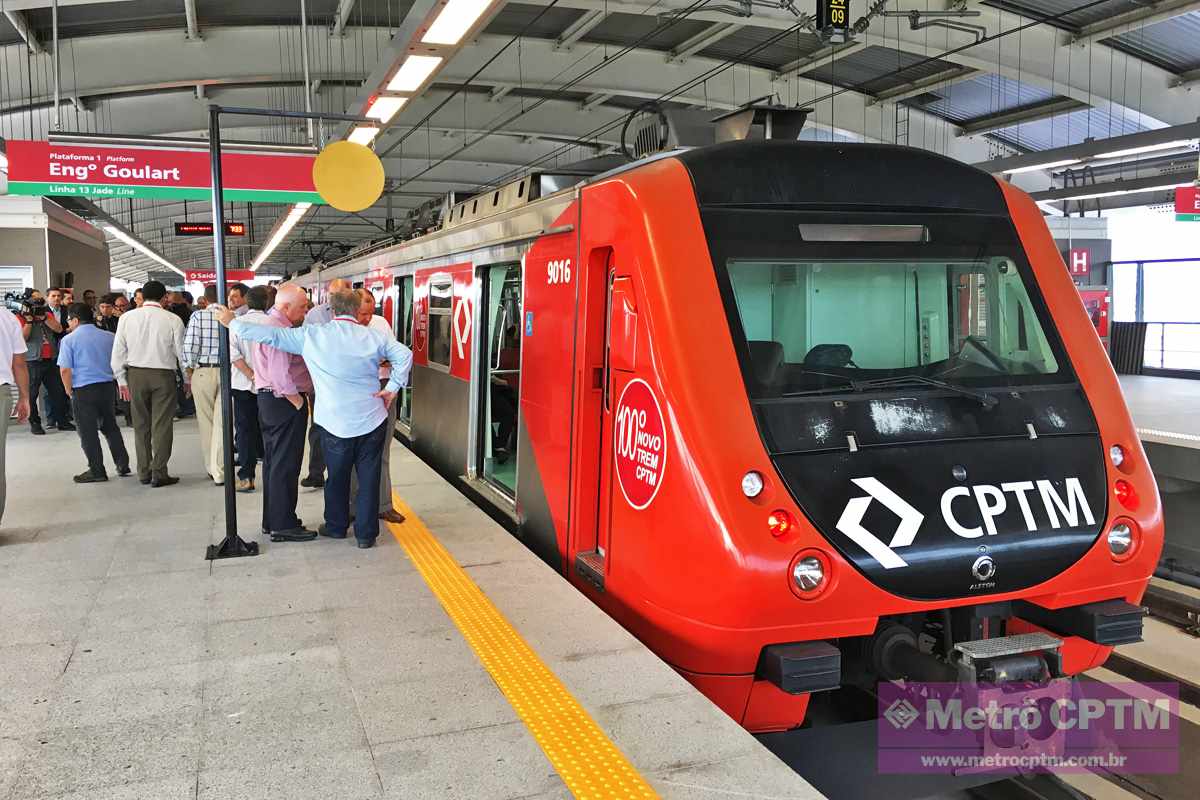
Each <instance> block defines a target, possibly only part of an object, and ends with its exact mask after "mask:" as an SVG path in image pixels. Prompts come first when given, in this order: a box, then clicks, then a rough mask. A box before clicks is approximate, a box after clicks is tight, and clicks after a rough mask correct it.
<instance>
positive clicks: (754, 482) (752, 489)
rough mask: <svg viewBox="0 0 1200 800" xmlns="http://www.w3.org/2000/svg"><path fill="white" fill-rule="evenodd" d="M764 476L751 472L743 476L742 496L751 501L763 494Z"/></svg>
mask: <svg viewBox="0 0 1200 800" xmlns="http://www.w3.org/2000/svg"><path fill="white" fill-rule="evenodd" d="M763 485H764V484H763V476H762V473H760V472H755V471H754V470H750V471H749V472H747V473H746V474H745V475H743V476H742V494H744V495H746V497H749V498H751V499H753V498H755V497H758V496H759V495H760V494H762V490H763Z"/></svg>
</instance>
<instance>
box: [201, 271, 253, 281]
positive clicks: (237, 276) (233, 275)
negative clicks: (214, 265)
mask: <svg viewBox="0 0 1200 800" xmlns="http://www.w3.org/2000/svg"><path fill="white" fill-rule="evenodd" d="M184 272H185V273H186V274H185V276H184V280H186V281H187V282H188V283H216V282H217V271H216V270H214V269H188V270H184ZM225 280H226V282H227V283H236V282H237V281H250V280H254V270H252V269H227V270H225Z"/></svg>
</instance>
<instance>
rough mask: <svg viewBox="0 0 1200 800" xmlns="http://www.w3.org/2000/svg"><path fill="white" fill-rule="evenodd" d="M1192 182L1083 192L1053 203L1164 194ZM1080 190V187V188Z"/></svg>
mask: <svg viewBox="0 0 1200 800" xmlns="http://www.w3.org/2000/svg"><path fill="white" fill-rule="evenodd" d="M1195 185H1196V184H1195V183H1194V182H1193V181H1185V182H1183V183H1164V184H1162V185H1161V186H1143V187H1138V188H1135V189H1112V190H1109V191H1106V192H1083V193H1081V194H1070V195H1066V196H1064V197H1056V198H1054V202H1059V201H1061V200H1098V199H1100V198H1101V197H1119V196H1120V195H1125V194H1143V193H1145V192H1165V191H1167V190H1168V189H1178V188H1179V187H1181V186H1195ZM1081 188H1082V187H1081Z"/></svg>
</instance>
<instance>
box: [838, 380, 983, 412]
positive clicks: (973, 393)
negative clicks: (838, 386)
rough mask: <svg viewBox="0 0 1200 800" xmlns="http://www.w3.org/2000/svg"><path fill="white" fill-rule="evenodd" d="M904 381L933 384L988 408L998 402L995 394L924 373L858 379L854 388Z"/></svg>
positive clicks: (856, 389) (884, 385) (860, 390)
mask: <svg viewBox="0 0 1200 800" xmlns="http://www.w3.org/2000/svg"><path fill="white" fill-rule="evenodd" d="M906 383H923V384H925V385H926V386H934V387H937V388H938V389H944V390H946V391H948V392H954V393H955V394H958V395H962V396H963V397H970V398H971V399H973V400H978V401H979V403H980V405H982V406H983V407H984V408H986V409H989V410H990V409H992V408H995V407H996V404H997V403H999V402H1000V401H999V400H997V399H996V396H995V395H991V394H988V393H987V392H981V391H978V390H976V389H968V388H967V387H966V386H959V385H958V384H954V383H948V382H947V381H939V380H938V379H937V378H930V377H927V376H925V375H897V376H896V377H894V378H879V379H877V380H873V381H858V382H856V383H855V384H854V390H855V391H857V392H869V391H872V390H874V389H881V388H884V387H890V386H902V385H904V384H906Z"/></svg>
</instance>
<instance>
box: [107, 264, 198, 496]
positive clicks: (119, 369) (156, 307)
mask: <svg viewBox="0 0 1200 800" xmlns="http://www.w3.org/2000/svg"><path fill="white" fill-rule="evenodd" d="M141 293H142V297H143V298H144V301H143V303H142V305H141V306H140V307H139V308H136V309H134V310H133V311H127V312H126V313H124V314H122V315H121V320H120V322H118V323H117V337H116V340H115V341H114V342H113V354H112V370H113V375H114V376H116V379H117V387H118V389H119V391H120V393H121V399H122V400H125V401H128V402H129V403H130V404H131V405H132V407H133V435H134V443H135V444H136V445H137V471H138V479H139V480H140V481H141V482H142V483H148V484H150V485H151V486H155V487H158V486H170V485H171V484H174V483H179V478H173V477H171V476H170V475H169V474H168V473H167V462H168V461H170V459H171V442H172V438H173V437H174V422H175V409H176V397H175V371H176V370H177V369H179V367H180V354H181V352H182V351H183V332H184V327H183V320H181V319H180V318H179V317H178V316H177V315H175V314H172V313H171V312H170V311H167V310H165V309H164V308H163V307H162V299H163V297H164V296H166V294H167V289H166V287H165V286H163V285H162V284H161V283H159V282H158V281H147V282H146V285H145V286H143V287H142V289H141ZM189 391H190V387H189Z"/></svg>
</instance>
